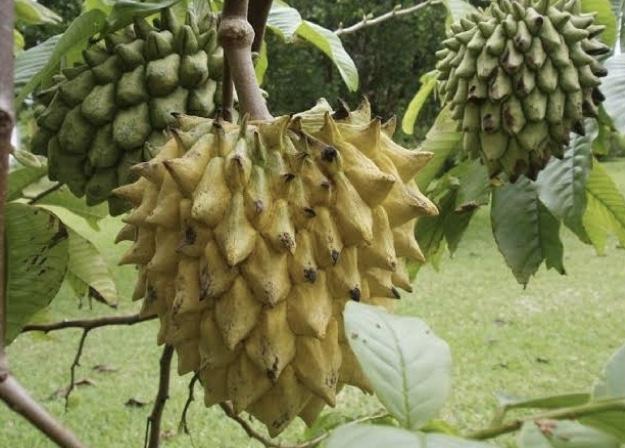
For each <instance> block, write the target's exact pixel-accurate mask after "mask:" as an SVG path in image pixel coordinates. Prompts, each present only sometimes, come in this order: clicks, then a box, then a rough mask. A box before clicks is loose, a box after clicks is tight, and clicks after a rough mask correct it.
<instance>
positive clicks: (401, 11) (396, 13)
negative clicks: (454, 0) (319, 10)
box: [334, 0, 442, 36]
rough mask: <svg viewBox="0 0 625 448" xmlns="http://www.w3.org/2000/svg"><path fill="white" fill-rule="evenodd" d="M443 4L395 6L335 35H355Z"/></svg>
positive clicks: (433, 0)
mask: <svg viewBox="0 0 625 448" xmlns="http://www.w3.org/2000/svg"><path fill="white" fill-rule="evenodd" d="M440 3H442V2H441V0H426V1H424V2H421V3H419V4H417V5H413V6H407V7H405V8H402V7H401V5H397V6H395V7H394V8H393V9H392V10H391V11H389V12H387V13H385V14H382V15H380V16H378V17H369V16H365V17H363V19H362V20H361V21H360V22H358V23H355V24H353V25H351V26H348V27H347V28H343V26H340V27H339V29H337V30H336V31H335V32H334V34H336V35H337V36H341V35H343V34H351V33H355V32H356V31H360V30H361V29H363V28H367V27H369V26H373V25H377V24H379V23H382V22H386V21H387V20H390V19H392V18H395V17H401V16H405V15H408V14H412V13H414V12H416V11H418V10H420V9H421V8H424V7H426V6H430V5H437V4H440Z"/></svg>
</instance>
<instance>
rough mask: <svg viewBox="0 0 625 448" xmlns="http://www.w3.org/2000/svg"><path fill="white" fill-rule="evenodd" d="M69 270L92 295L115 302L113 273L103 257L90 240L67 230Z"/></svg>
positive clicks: (111, 302) (107, 301)
mask: <svg viewBox="0 0 625 448" xmlns="http://www.w3.org/2000/svg"><path fill="white" fill-rule="evenodd" d="M68 269H69V272H70V273H71V274H72V275H73V276H74V277H76V279H78V280H80V281H81V282H82V283H84V284H85V285H86V286H87V287H89V288H91V289H90V291H91V292H90V293H91V294H92V295H95V294H97V295H98V297H99V298H100V299H101V300H103V301H104V302H106V303H107V304H109V305H115V304H117V302H118V300H119V296H118V294H117V287H116V286H115V282H114V281H113V274H112V273H111V270H110V269H109V267H108V265H107V263H106V261H105V260H104V257H102V254H101V253H100V252H99V251H98V249H97V248H96V247H95V246H94V245H93V243H92V242H91V241H89V240H88V239H86V238H83V237H82V236H81V235H79V234H78V233H76V232H74V231H72V230H70V231H69V265H68Z"/></svg>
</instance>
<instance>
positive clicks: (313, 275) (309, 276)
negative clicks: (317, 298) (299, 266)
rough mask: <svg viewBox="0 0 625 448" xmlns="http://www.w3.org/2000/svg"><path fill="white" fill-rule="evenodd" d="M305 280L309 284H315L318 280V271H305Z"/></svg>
mask: <svg viewBox="0 0 625 448" xmlns="http://www.w3.org/2000/svg"><path fill="white" fill-rule="evenodd" d="M304 278H305V279H306V281H307V282H309V283H315V281H316V280H317V271H316V270H315V269H304Z"/></svg>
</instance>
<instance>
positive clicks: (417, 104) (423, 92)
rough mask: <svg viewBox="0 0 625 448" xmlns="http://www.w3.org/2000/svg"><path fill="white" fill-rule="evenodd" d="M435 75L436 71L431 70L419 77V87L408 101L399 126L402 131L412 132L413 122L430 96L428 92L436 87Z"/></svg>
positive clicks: (410, 133) (409, 133)
mask: <svg viewBox="0 0 625 448" xmlns="http://www.w3.org/2000/svg"><path fill="white" fill-rule="evenodd" d="M437 75H438V72H437V71H436V70H433V71H431V72H427V73H425V74H424V75H423V76H421V78H420V79H419V82H420V83H421V87H420V88H419V90H418V91H417V93H416V94H415V96H414V97H413V98H412V100H411V101H410V104H408V108H407V109H406V113H405V114H404V118H403V119H402V121H401V128H402V130H403V131H404V133H406V134H408V135H412V133H413V132H414V125H415V122H416V121H417V118H419V112H421V109H422V108H423V105H424V104H425V102H426V101H427V99H428V98H429V97H430V94H431V93H432V92H433V91H434V88H435V87H436V83H437V81H436V76H437Z"/></svg>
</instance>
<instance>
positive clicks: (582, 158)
mask: <svg viewBox="0 0 625 448" xmlns="http://www.w3.org/2000/svg"><path fill="white" fill-rule="evenodd" d="M591 166H592V139H591V138H590V137H589V136H586V137H582V136H576V137H574V139H573V141H572V142H571V145H570V147H569V149H568V150H567V151H566V152H565V153H564V157H563V158H562V159H558V158H556V157H552V158H551V160H550V161H549V163H548V164H547V166H546V167H545V169H544V170H542V171H541V172H540V174H539V175H538V178H537V179H536V186H537V187H538V197H539V198H540V200H541V202H542V203H543V204H545V205H546V206H547V208H548V209H549V211H550V212H551V213H552V214H553V215H554V216H555V217H556V218H558V219H560V220H562V221H563V222H564V223H565V224H566V225H567V226H568V227H570V228H571V229H573V230H574V232H575V233H576V234H577V235H578V236H579V237H580V238H581V239H582V240H583V241H585V242H588V238H587V237H586V235H585V233H586V232H585V231H584V228H583V226H582V218H583V216H584V212H585V211H586V179H587V178H588V173H589V172H590V169H591Z"/></svg>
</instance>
